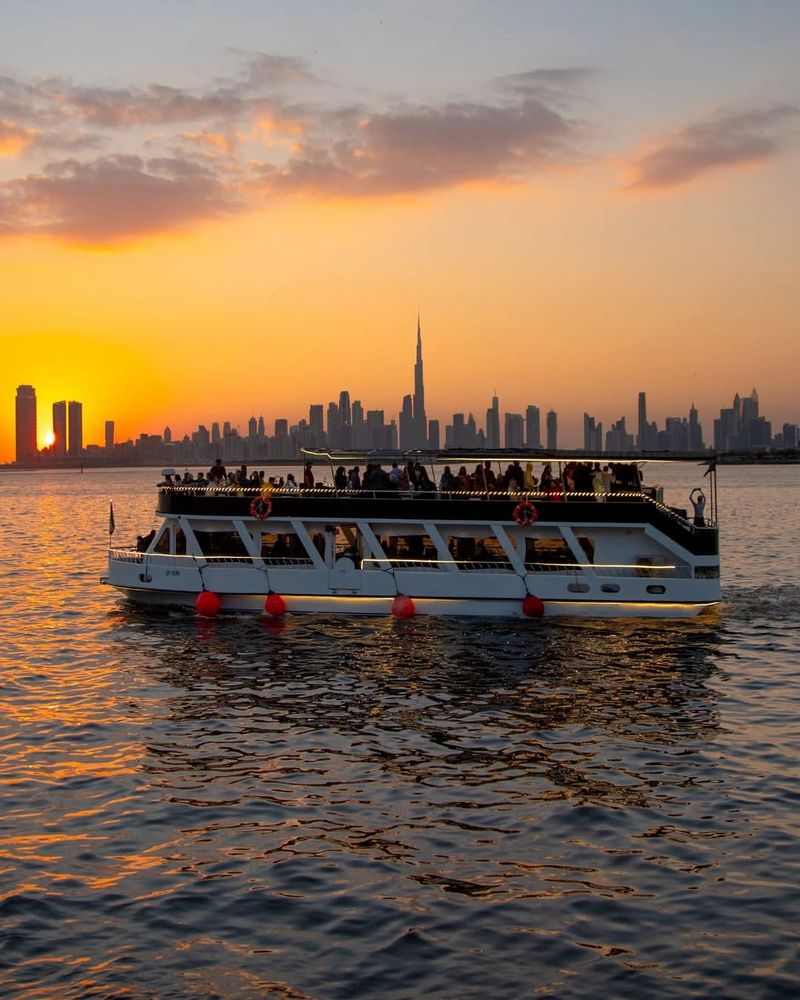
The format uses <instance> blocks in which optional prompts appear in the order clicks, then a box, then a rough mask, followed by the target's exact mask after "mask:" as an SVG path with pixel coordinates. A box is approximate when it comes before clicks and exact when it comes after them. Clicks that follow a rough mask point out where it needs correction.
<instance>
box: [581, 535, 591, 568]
mask: <svg viewBox="0 0 800 1000" xmlns="http://www.w3.org/2000/svg"><path fill="white" fill-rule="evenodd" d="M578 545H580V547H581V548H582V549H583V551H584V553H585V554H586V558H587V559H588V560H589V562H590V563H593V562H594V539H593V538H587V537H586V536H585V535H578Z"/></svg>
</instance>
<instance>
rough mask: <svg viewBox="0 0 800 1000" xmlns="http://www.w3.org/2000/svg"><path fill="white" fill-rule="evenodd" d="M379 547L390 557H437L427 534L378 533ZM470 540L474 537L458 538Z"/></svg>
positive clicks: (415, 558) (431, 558) (430, 558)
mask: <svg viewBox="0 0 800 1000" xmlns="http://www.w3.org/2000/svg"><path fill="white" fill-rule="evenodd" d="M378 540H379V541H380V543H381V548H382V549H383V551H384V552H385V553H386V555H387V556H388V557H389V558H390V559H401V560H405V559H408V560H412V561H413V560H422V559H426V560H432V561H435V560H437V559H438V558H439V554H438V552H437V551H436V546H435V545H434V544H433V539H431V538H429V537H428V535H380V536H379V539H378ZM458 541H471V542H473V543H474V541H475V539H474V538H472V539H458Z"/></svg>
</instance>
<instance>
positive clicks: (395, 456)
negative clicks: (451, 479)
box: [301, 448, 717, 467]
mask: <svg viewBox="0 0 800 1000" xmlns="http://www.w3.org/2000/svg"><path fill="white" fill-rule="evenodd" d="M301 450H302V452H303V454H304V455H305V456H306V457H307V458H310V459H313V458H316V459H320V460H325V461H326V462H364V461H368V462H377V463H378V464H385V463H387V462H398V463H400V462H403V463H406V462H408V461H411V460H413V461H418V462H425V463H429V464H430V463H433V464H435V465H456V464H461V465H464V464H466V463H468V462H476V463H477V462H513V461H514V460H515V459H516V460H518V461H521V462H545V463H547V462H549V463H551V464H554V463H558V462H560V463H562V464H564V463H565V462H602V463H603V464H605V465H608V464H609V463H628V464H630V463H631V462H635V463H636V464H637V465H641V464H643V463H645V462H663V463H673V462H691V463H693V464H698V463H699V464H701V465H709V466H712V467H713V466H714V465H716V462H717V455H716V452H710V451H693V452H681V453H680V454H675V453H674V452H668V451H664V452H661V451H652V452H651V451H648V452H628V453H627V454H622V455H614V454H613V453H607V452H595V451H577V450H576V451H545V450H542V449H538V450H537V449H535V448H446V449H440V450H431V449H412V450H409V451H402V450H399V449H398V450H379V451H376V450H370V449H361V450H359V449H355V448H354V449H351V450H348V451H324V450H320V449H315V448H303V449H301Z"/></svg>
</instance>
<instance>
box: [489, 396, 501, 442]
mask: <svg viewBox="0 0 800 1000" xmlns="http://www.w3.org/2000/svg"><path fill="white" fill-rule="evenodd" d="M486 447H487V448H499V447H500V400H499V399H498V398H497V395H496V394H495V395H494V396H492V405H491V406H490V407H489V409H488V410H487V411H486Z"/></svg>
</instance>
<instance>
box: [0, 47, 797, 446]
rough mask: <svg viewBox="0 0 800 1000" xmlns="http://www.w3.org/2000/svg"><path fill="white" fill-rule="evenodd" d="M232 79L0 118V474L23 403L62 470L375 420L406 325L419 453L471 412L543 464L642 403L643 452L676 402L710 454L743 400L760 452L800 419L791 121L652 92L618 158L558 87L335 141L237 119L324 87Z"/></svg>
mask: <svg viewBox="0 0 800 1000" xmlns="http://www.w3.org/2000/svg"><path fill="white" fill-rule="evenodd" d="M259 59H260V60H261V62H258V60H259ZM249 65H250V70H249V74H250V75H249V76H247V78H246V80H245V76H244V75H243V76H242V77H241V78H237V80H238V81H239V82H236V83H235V85H234V84H228V85H226V86H227V89H226V90H225V91H224V95H225V100H224V101H223V98H222V97H221V96H220V94H222V93H223V91H220V90H213V88H212V85H211V83H210V82H209V81H210V77H209V81H206V82H205V83H204V84H203V85H200V84H195V86H194V88H190V87H188V86H185V87H183V88H182V89H181V88H174V89H173V90H172V91H170V92H169V93H167V94H166V96H165V93H164V92H163V91H154V90H152V89H148V88H149V83H148V84H147V85H145V84H144V83H143V82H141V81H140V82H138V83H136V85H133V84H131V85H130V86H128V87H127V89H126V90H124V93H123V91H122V90H121V89H120V85H119V83H118V84H117V89H116V90H112V89H109V88H108V87H106V89H105V90H104V89H102V87H100V86H99V85H98V86H97V87H96V88H95V89H94V90H92V91H91V93H88V91H87V90H86V89H85V88H84V89H80V88H79V87H78V86H77V84H75V83H74V82H70V81H69V80H61V81H60V82H59V81H56V83H52V82H49V83H47V84H46V85H45V84H43V83H41V82H32V80H33V78H32V77H31V78H30V79H27V78H24V74H23V73H22V71H21V70H20V71H19V73H18V78H19V79H18V84H17V85H16V86H18V89H17V90H16V91H13V92H12V90H8V91H7V92H6V93H5V99H6V101H7V102H8V107H9V108H11V109H12V110H13V111H14V117H13V118H12V117H10V116H9V113H8V112H3V111H2V103H0V302H1V303H2V308H1V309H0V345H1V346H2V357H3V365H2V368H0V461H9V460H12V459H13V457H14V454H13V452H14V393H15V390H16V386H17V385H19V384H21V383H30V384H32V385H34V386H35V387H36V390H37V395H38V401H39V437H40V440H42V442H43V438H44V435H45V433H46V432H47V431H48V430H49V429H50V426H51V421H50V416H51V411H50V407H51V404H52V402H53V401H54V400H57V399H65V398H66V399H78V400H80V401H82V402H83V404H84V440H85V443H92V442H94V443H100V442H102V435H103V422H104V421H105V420H106V419H113V420H115V421H116V428H117V439H118V440H124V439H125V438H128V437H135V436H136V435H137V434H139V433H141V432H149V433H160V432H161V430H162V429H163V427H164V426H165V425H167V424H169V425H170V426H171V427H172V429H173V433H174V434H177V435H179V436H180V435H182V434H183V433H185V432H187V431H188V432H190V431H191V430H193V429H194V428H195V427H196V426H197V424H198V423H200V422H202V423H205V424H206V425H210V423H211V422H212V421H213V420H219V421H223V420H226V419H227V420H230V421H231V422H232V423H233V424H234V425H237V424H238V425H239V426H240V427H241V428H244V427H245V426H246V421H247V419H248V417H250V416H251V415H253V414H254V415H256V416H259V415H262V414H263V416H264V417H265V419H266V421H267V426H268V428H270V429H271V426H272V422H273V421H274V419H275V418H276V417H288V418H289V419H290V421H291V422H295V421H296V420H297V419H298V418H300V417H303V416H307V407H308V404H309V403H311V402H327V401H328V400H329V399H335V398H337V397H338V393H339V391H340V390H341V389H345V388H346V389H348V390H349V391H350V393H351V396H352V397H353V398H354V399H361V400H362V401H363V403H364V405H365V407H366V408H383V409H384V410H385V411H386V418H387V420H389V419H391V418H392V417H396V415H397V411H398V409H399V405H400V402H401V399H402V396H403V394H404V393H406V392H410V391H411V389H412V377H413V351H414V332H415V325H416V313H417V309H418V308H419V309H420V311H421V314H422V326H423V338H424V349H425V362H426V386H427V410H428V416H429V417H439V418H440V419H441V420H442V424H443V425H444V423H446V422H449V420H450V415H451V414H452V413H453V412H454V411H455V410H465V411H469V410H472V411H474V412H475V414H476V417H477V418H478V421H479V424H482V423H483V420H484V415H485V410H486V407H487V405H488V403H489V397H490V395H491V394H492V392H493V391H494V390H495V389H496V390H497V392H498V394H499V396H500V400H501V410H504V411H505V410H512V411H520V410H523V409H524V407H525V406H526V405H527V404H528V403H536V404H537V405H539V406H540V407H541V409H542V410H543V411H544V410H546V409H549V408H554V409H556V410H557V411H558V413H559V424H560V443H561V444H562V445H564V446H567V447H569V446H571V445H575V444H578V443H580V441H581V435H582V430H581V427H582V414H583V412H584V410H588V412H589V413H591V414H593V415H594V416H596V417H597V418H598V419H600V420H603V421H604V423H605V424H606V426H608V425H609V424H610V423H611V422H612V421H613V420H615V419H617V418H618V417H619V416H621V415H622V414H626V415H628V417H629V418H632V417H633V415H634V410H635V400H636V394H637V392H638V391H639V390H642V389H644V390H646V391H647V393H648V399H649V403H650V411H651V417H655V418H657V419H658V420H659V422H660V421H662V420H663V418H664V416H667V415H674V414H675V415H683V414H685V413H686V412H687V410H688V407H689V404H690V403H691V402H692V401H694V402H695V403H696V404H697V405H698V407H699V408H700V411H701V420H702V421H703V423H704V427H705V436H706V440H707V441H708V440H710V439H711V435H712V420H713V417H714V416H715V415H716V413H717V411H718V410H719V407H720V406H722V405H729V403H730V399H731V398H732V396H733V394H734V393H735V392H736V391H739V392H740V393H747V392H749V391H750V389H751V388H752V387H753V386H756V387H757V388H758V391H759V396H760V399H761V404H762V411H763V412H765V413H766V415H767V416H768V417H769V418H771V419H772V420H773V425H774V430H778V429H779V428H780V424H782V423H783V422H784V421H792V422H797V421H798V419H800V404H798V402H797V372H798V371H800V347H798V344H800V337H798V331H797V324H798V304H799V302H798V297H799V296H800V293H799V292H798V283H797V280H796V261H797V250H798V236H797V218H798V217H800V215H799V214H798V208H799V207H800V206H798V194H797V191H798V187H797V184H796V176H797V172H798V167H799V166H800V162H799V160H800V158H799V157H798V154H797V151H796V148H795V147H794V145H793V144H792V142H791V141H790V140H789V139H788V138H786V136H788V135H789V134H790V133H791V131H792V129H794V128H795V127H796V118H794V117H793V116H794V114H795V113H796V112H795V111H794V110H792V108H791V107H788V106H785V105H782V104H780V103H776V102H775V101H774V100H773V101H771V102H770V101H765V98H764V95H763V94H759V95H758V97H759V100H760V104H759V106H758V108H755V105H754V104H753V103H752V102H751V103H750V104H747V105H746V107H745V105H744V104H742V106H741V108H742V109H740V110H735V109H733V107H732V105H731V104H728V105H722V104H721V103H720V102H719V101H710V102H709V101H703V100H701V99H700V97H699V96H695V97H694V98H692V96H691V95H686V94H684V93H680V94H678V93H677V88H676V98H675V103H676V107H675V108H674V109H670V111H669V113H668V112H667V110H665V109H664V108H663V107H658V108H653V109H652V110H651V111H650V112H649V113H648V114H649V117H648V115H645V114H644V112H643V111H642V110H641V109H637V116H638V117H637V116H633V112H632V110H631V108H630V107H629V108H628V109H627V113H628V119H629V120H627V122H626V129H625V130H622V131H620V128H619V122H617V121H615V120H614V116H613V108H610V107H609V106H607V105H608V103H609V102H610V96H609V95H608V93H606V94H605V95H604V99H605V101H606V105H604V106H597V107H593V106H591V105H587V99H588V98H589V97H591V96H593V95H592V94H591V87H590V85H589V83H588V82H587V81H588V80H589V79H590V74H589V72H588V71H583V70H581V71H579V70H577V69H574V68H573V69H569V70H564V71H563V78H562V77H561V76H552V74H553V72H554V71H552V70H547V71H544V75H542V72H541V71H539V70H532V71H531V72H530V73H519V74H518V75H517V76H515V77H508V78H501V83H502V87H504V88H505V90H503V91H502V92H498V91H497V89H495V90H494V91H491V90H485V89H484V90H480V88H478V89H476V92H475V94H474V95H472V96H471V97H470V98H469V99H467V98H466V97H465V96H464V95H463V94H462V95H460V96H459V97H458V99H456V98H455V97H453V96H447V97H433V96H431V94H428V95H427V97H426V99H425V103H420V100H418V101H417V103H415V104H413V105H409V104H408V103H403V102H402V98H401V97H398V96H395V97H393V98H390V99H386V98H383V97H382V98H380V100H379V99H378V98H377V97H375V96H371V97H370V98H369V99H368V101H367V102H366V106H365V104H364V102H363V100H362V103H361V105H360V106H359V109H358V114H357V115H350V113H349V112H348V111H347V110H346V109H347V107H348V106H347V105H346V104H345V102H344V100H343V98H341V97H340V98H338V101H339V103H338V104H337V102H336V101H335V100H334V99H333V97H332V96H331V94H330V93H328V92H326V93H325V99H324V102H322V99H321V98H320V97H319V96H318V94H317V97H316V98H315V102H311V101H309V102H308V103H306V104H303V103H302V102H299V103H295V104H290V103H289V97H291V98H292V99H293V100H294V99H295V96H296V95H295V94H294V92H293V91H292V92H291V93H289V92H287V91H286V90H285V89H284V90H283V91H281V92H280V96H279V97H277V96H275V94H276V93H277V91H276V92H275V93H272V91H270V93H269V96H265V93H262V91H260V90H259V91H258V92H256V91H255V90H254V89H253V88H255V87H256V86H261V85H262V83H261V82H262V81H263V80H264V79H267V80H268V82H269V85H270V86H274V87H278V86H279V85H280V86H282V87H284V88H286V87H289V88H290V90H291V88H294V87H299V86H300V84H301V83H302V84H304V85H307V86H311V87H314V86H317V87H320V86H321V84H320V83H319V80H318V79H317V78H316V77H314V75H313V74H312V72H311V68H310V67H309V64H308V62H303V61H301V60H293V59H287V60H286V61H284V62H280V61H279V60H278V61H276V60H275V59H274V58H273V57H268V56H260V57H257V59H254V60H253V61H252V63H251V64H249ZM254 67H255V68H254ZM256 69H257V70H258V73H256ZM512 69H519V66H512V67H509V72H510V71H511V70H512ZM547 74H551V75H549V76H548V75H547ZM157 75H158V74H157V73H156V72H155V70H153V71H152V72H151V73H150V76H149V77H148V79H149V80H150V82H152V79H151V78H152V77H154V76H157ZM256 78H257V83H254V82H253V80H255V79H256ZM37 79H38V80H40V81H41V80H42V79H44V77H39V78H37ZM243 81H244V82H243ZM276 81H278V82H276ZM502 81H506V82H502ZM508 81H510V82H508ZM567 83H568V85H569V86H568V88H567V89H565V90H564V91H563V92H560V93H558V94H556V95H555V96H554V93H553V91H552V88H553V87H561V86H562V85H563V86H566V84H567ZM325 86H328V84H327V83H326V84H325ZM492 86H495V87H496V81H495V83H494V84H492ZM444 89H445V88H444V85H443V90H444ZM581 89H582V90H583V92H582V93H581V94H579V97H580V99H581V101H582V102H583V103H580V101H578V99H577V98H576V94H577V93H578V91H580V90H581ZM56 90H57V91H58V93H57V94H56V93H55V91H56ZM231 91H234V92H235V94H236V100H235V101H233V100H232V99H231V98H230V93H231ZM87 93H88V96H87ZM121 95H122V96H121ZM2 96H3V93H2V91H1V90H0V98H2ZM12 98H13V103H12V100H11V99H12ZM298 100H299V99H298ZM398 101H400V103H398ZM570 101H574V102H575V103H574V104H573V106H572V107H569V102H570ZM663 101H664V98H663V94H662V97H661V102H662V104H663ZM26 102H27V104H26ZM265 102H266V103H268V104H269V108H267V109H265ZM568 107H569V111H570V112H573V111H577V110H578V108H579V109H580V112H581V117H580V118H578V117H576V116H572V115H571V114H568V113H567V111H566V110H565V109H566V108H568ZM20 108H22V109H23V110H22V111H20ZM26 108H27V111H26V110H25V109H26ZM243 108H244V110H242V109H243ZM53 109H55V111H54V110H53ZM62 109H63V120H62V119H61V118H59V117H58V115H59V114H61V113H62ZM254 109H256V110H254ZM45 112H46V114H45ZM26 114H27V117H26ZM204 116H205V117H204ZM225 116H227V118H226V117H225ZM634 117H635V118H636V120H635V121H634ZM54 121H55V124H53V122H54ZM98 122H99V123H100V124H98ZM789 126H791V127H789ZM604 129H605V132H604ZM48 130H49V131H48ZM98 130H100V131H98ZM103 130H104V131H103ZM336 130H339V132H338V133H337V134H334V136H333V138H331V137H330V136H331V133H332V132H333V133H336ZM784 133H785V134H784ZM53 143H59V144H61V146H62V147H63V148H62V149H60V151H59V154H58V156H56V154H55V153H52V152H50V149H51V146H52V144H53ZM98 143H99V145H98ZM159 144H160V145H159ZM326 144H327V145H326ZM84 147H85V150H84ZM73 150H75V152H72V151H73ZM68 151H69V152H68ZM156 153H159V154H160V156H161V158H160V159H158V158H156V156H155V154H156ZM148 157H150V158H149V159H148ZM631 422H632V420H631Z"/></svg>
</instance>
